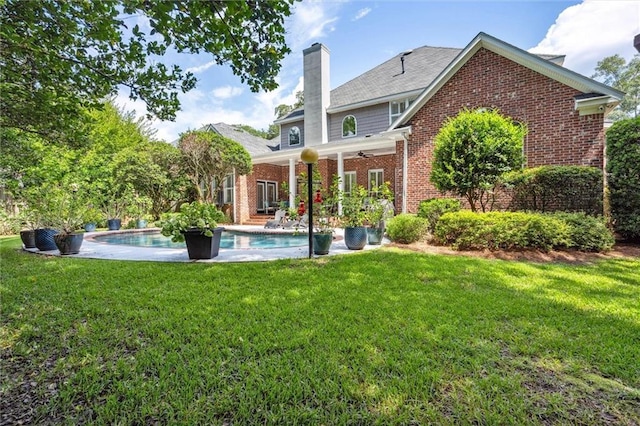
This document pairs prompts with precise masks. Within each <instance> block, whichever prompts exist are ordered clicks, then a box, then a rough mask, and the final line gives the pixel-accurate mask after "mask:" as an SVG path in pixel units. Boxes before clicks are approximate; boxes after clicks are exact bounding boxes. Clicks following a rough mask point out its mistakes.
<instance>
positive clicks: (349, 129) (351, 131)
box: [342, 115, 358, 138]
mask: <svg viewBox="0 0 640 426" xmlns="http://www.w3.org/2000/svg"><path fill="white" fill-rule="evenodd" d="M357 134H358V124H357V123H356V118H355V117H354V116H353V115H347V116H346V117H345V118H343V119H342V137H343V138H350V137H353V136H355V135H357Z"/></svg>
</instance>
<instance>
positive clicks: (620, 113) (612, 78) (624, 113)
mask: <svg viewBox="0 0 640 426" xmlns="http://www.w3.org/2000/svg"><path fill="white" fill-rule="evenodd" d="M591 77H592V78H595V79H599V80H600V81H602V82H603V83H604V84H607V85H609V86H611V87H613V88H615V89H618V90H621V91H623V92H625V96H624V98H623V99H622V102H620V105H618V107H617V108H616V109H615V110H614V111H613V112H612V113H611V114H610V115H609V118H611V119H612V120H621V119H624V118H631V117H637V116H638V114H639V113H640V111H639V108H640V54H636V55H635V56H634V57H633V59H631V60H630V61H629V63H626V61H625V60H624V58H623V57H622V56H620V55H613V56H608V57H606V58H604V59H603V60H601V61H599V62H598V65H597V66H596V72H595V73H594V74H593V75H592V76H591Z"/></svg>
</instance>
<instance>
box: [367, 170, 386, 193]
mask: <svg viewBox="0 0 640 426" xmlns="http://www.w3.org/2000/svg"><path fill="white" fill-rule="evenodd" d="M373 174H375V175H376V184H375V185H371V175H373ZM378 175H379V176H380V181H378V177H377V176H378ZM367 180H368V185H369V187H368V190H369V194H373V192H372V188H373V187H374V186H380V185H382V184H383V183H384V169H370V170H369V172H368V178H367Z"/></svg>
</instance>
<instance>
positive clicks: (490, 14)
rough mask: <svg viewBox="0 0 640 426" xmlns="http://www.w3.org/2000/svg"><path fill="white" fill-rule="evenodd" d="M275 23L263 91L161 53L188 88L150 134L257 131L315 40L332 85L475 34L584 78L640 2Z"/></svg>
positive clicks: (372, 13)
mask: <svg viewBox="0 0 640 426" xmlns="http://www.w3.org/2000/svg"><path fill="white" fill-rule="evenodd" d="M285 26H286V40H287V45H288V46H289V48H290V49H291V53H290V54H289V55H287V56H286V57H285V58H284V60H283V61H282V68H281V71H280V74H279V75H278V83H279V87H278V88H277V89H276V90H274V91H271V92H260V93H253V92H251V91H250V90H249V88H248V86H245V85H243V84H242V83H241V82H240V79H239V78H238V77H237V76H235V75H233V73H232V72H231V69H230V68H229V67H228V66H226V65H216V64H214V62H213V61H212V60H211V57H207V56H204V55H176V54H171V55H167V56H166V57H165V58H164V60H165V62H167V63H177V64H179V65H180V66H181V67H182V68H183V69H187V70H190V71H192V72H193V73H194V74H195V75H196V77H197V78H198V86H197V87H196V89H194V90H191V91H190V92H188V93H186V94H181V95H180V96H179V99H180V101H181V104H182V110H181V111H179V112H178V113H177V116H176V120H175V122H170V121H160V120H154V121H152V123H151V127H152V128H153V129H155V130H156V132H157V133H156V137H157V138H158V139H164V140H166V141H174V140H176V139H178V138H179V136H180V134H181V133H183V132H185V131H187V130H192V129H197V128H200V127H202V126H203V125H205V124H209V123H219V122H222V123H227V124H248V125H250V126H252V127H254V128H257V129H265V130H266V129H267V128H268V127H269V125H270V124H271V123H272V122H273V120H274V118H275V117H274V110H275V107H276V106H278V105H281V104H287V105H290V104H293V103H294V102H295V93H296V92H297V91H300V90H302V84H303V80H302V71H303V70H302V50H303V49H305V48H307V47H309V46H311V44H313V43H315V42H319V43H322V44H324V45H325V46H326V47H328V49H329V51H330V53H331V57H330V71H331V76H330V81H331V88H332V89H334V88H336V87H338V86H339V85H341V84H343V83H346V82H347V81H349V80H351V79H352V78H355V77H357V76H358V75H360V74H362V73H364V72H366V71H367V70H369V69H371V68H373V67H375V66H376V65H379V64H381V63H382V62H384V61H386V60H388V59H389V58H391V57H393V56H395V55H397V54H398V53H401V52H404V51H407V50H410V49H413V48H417V47H421V46H433V47H455V48H461V49H462V48H464V47H465V46H466V45H467V44H468V43H469V42H471V40H472V39H473V38H474V37H475V36H476V35H477V34H478V33H479V32H484V33H487V34H489V35H492V36H494V37H496V38H498V39H501V40H503V41H505V42H507V43H509V44H512V45H514V46H516V47H519V48H521V49H524V50H527V51H529V52H532V53H547V54H562V55H566V58H565V62H564V66H565V67H566V68H568V69H571V70H573V71H576V72H578V73H580V74H583V75H585V76H587V77H590V76H592V75H593V73H594V70H595V67H596V66H597V63H598V61H600V60H602V59H603V58H605V57H607V56H612V55H614V54H618V55H620V56H622V57H623V58H624V59H625V60H626V61H629V60H630V59H631V58H633V56H634V54H636V53H637V51H636V50H635V49H634V47H633V37H634V36H635V35H636V34H640V0H584V1H575V0H574V1H564V0H553V1H519V0H511V1H509V0H502V1H488V0H486V1H485V0H476V1H472V0H468V1H457V0H450V1H432V0H411V1H409V0H406V1H405V0H378V1H365V0H332V1H317V0H315V1H310V0H303V1H302V2H300V3H296V4H295V6H294V9H293V13H292V14H291V16H289V17H288V18H287V19H286V24H285ZM116 103H117V104H118V105H119V106H120V107H122V108H123V109H125V110H127V111H134V112H135V113H136V114H137V115H138V116H143V115H144V114H145V112H146V108H145V106H144V104H143V103H142V102H141V101H136V102H134V101H131V100H129V99H128V97H127V94H126V93H125V92H121V93H120V94H119V95H118V97H117V98H116Z"/></svg>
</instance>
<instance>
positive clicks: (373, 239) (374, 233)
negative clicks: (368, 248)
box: [367, 228, 384, 246]
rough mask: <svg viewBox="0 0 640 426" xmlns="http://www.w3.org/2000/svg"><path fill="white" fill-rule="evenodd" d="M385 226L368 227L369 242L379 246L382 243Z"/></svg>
mask: <svg viewBox="0 0 640 426" xmlns="http://www.w3.org/2000/svg"><path fill="white" fill-rule="evenodd" d="M383 235H384V228H367V244H371V245H374V246H378V245H380V244H382V236H383Z"/></svg>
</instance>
